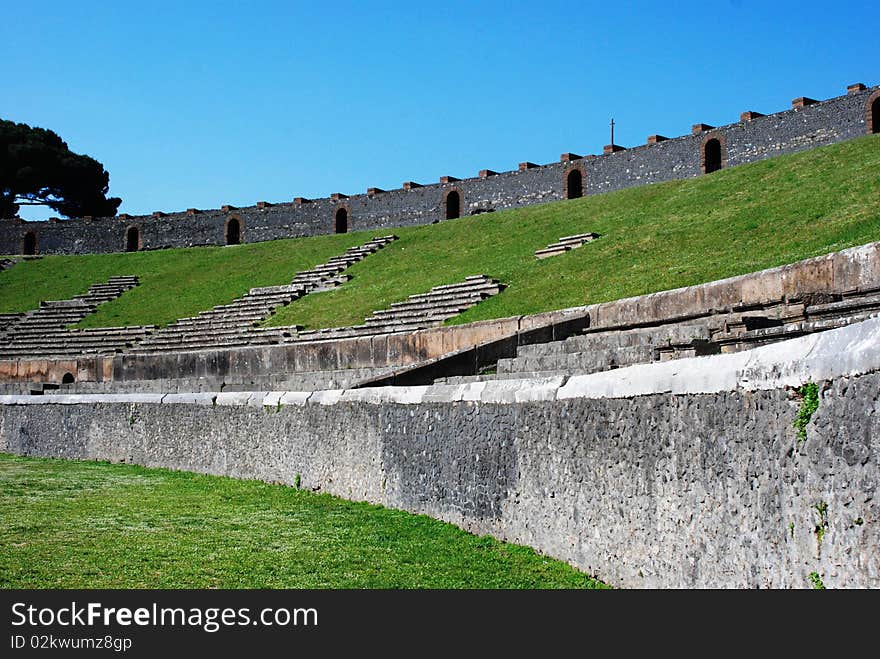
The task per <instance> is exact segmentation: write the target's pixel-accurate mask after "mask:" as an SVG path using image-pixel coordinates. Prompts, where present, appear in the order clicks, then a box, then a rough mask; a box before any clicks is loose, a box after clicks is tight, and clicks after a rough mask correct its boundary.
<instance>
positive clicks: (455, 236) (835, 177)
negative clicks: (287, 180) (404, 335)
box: [0, 136, 880, 327]
mask: <svg viewBox="0 0 880 659" xmlns="http://www.w3.org/2000/svg"><path fill="white" fill-rule="evenodd" d="M878 198H880V136H868V137H864V138H860V139H856V140H852V141H849V142H844V143H841V144H836V145H832V146H828V147H823V148H820V149H815V150H812V151H808V152H804V153H800V154H796V155H791V156H783V157H779V158H773V159H770V160H765V161H763V162H759V163H753V164H749V165H743V166H740V167H735V168H731V169H726V170H722V171H720V172H717V173H714V174H712V175H711V176H704V177H699V178H697V179H690V180H686V181H673V182H669V183H663V184H658V185H650V186H644V187H639V188H632V189H628V190H622V191H619V192H614V193H609V194H604V195H596V196H592V197H586V198H583V199H576V200H572V201H563V202H557V203H551V204H544V205H540V206H532V207H528V208H521V209H515V210H509V211H503V212H497V213H492V214H483V215H479V216H474V217H467V218H461V219H458V220H450V221H446V222H441V223H439V224H436V225H429V226H424V227H412V228H400V229H396V230H395V233H396V234H397V235H398V236H400V238H401V239H400V240H399V241H397V242H396V243H394V244H392V245H390V246H389V247H386V248H385V249H384V250H383V251H382V252H380V253H379V254H377V255H374V256H372V257H370V258H369V259H366V260H365V261H363V262H361V263H358V264H356V265H354V266H353V267H352V268H350V270H349V271H348V272H349V273H350V274H352V275H353V276H354V278H353V280H352V281H351V282H349V283H348V284H346V285H345V286H343V287H341V288H339V289H337V290H334V291H330V292H327V293H321V294H318V295H309V296H306V297H305V298H303V299H302V300H299V301H297V302H295V303H293V304H292V305H290V306H289V307H286V308H283V309H282V310H281V311H280V312H279V313H278V314H276V315H275V316H274V317H272V318H270V319H269V321H268V324H272V325H283V324H294V323H297V324H301V325H305V326H306V327H328V326H338V325H348V324H353V323H359V322H361V321H362V319H363V318H364V317H365V316H367V315H369V314H370V313H371V312H372V311H374V310H376V309H382V308H386V307H387V306H388V305H389V304H391V303H392V302H395V301H398V300H401V299H403V298H405V297H406V296H407V295H411V294H413V293H421V292H424V291H427V290H428V289H429V288H431V287H432V286H436V285H439V284H445V283H451V282H454V281H458V280H460V279H462V278H463V277H464V276H466V275H470V274H476V273H478V272H483V273H485V274H488V275H491V276H493V277H497V278H499V279H501V280H502V281H504V282H505V283H507V284H508V285H509V288H508V289H507V290H505V291H504V292H503V293H502V294H501V295H498V296H496V297H494V298H492V299H491V300H488V301H486V302H483V303H482V304H480V305H478V306H477V307H475V308H473V309H471V310H469V311H467V312H466V313H464V314H462V315H461V316H459V317H458V318H456V319H454V321H453V322H460V323H463V322H470V321H474V320H481V319H488V318H499V317H504V316H511V315H516V314H526V313H537V312H540V311H548V310H552V309H560V308H564V307H569V306H577V305H580V304H588V303H593V302H602V301H607V300H613V299H618V298H621V297H627V296H631V295H640V294H645V293H651V292H655V291H659V290H666V289H670V288H676V287H679V286H687V285H691V284H697V283H702V282H705V281H711V280H713V279H719V278H723V277H729V276H733V275H738V274H744V273H747V272H752V271H754V270H759V269H762V268H768V267H772V266H776V265H781V264H783V263H790V262H793V261H797V260H800V259H804V258H807V257H810V256H816V255H819V254H824V253H827V252H831V251H834V250H838V249H843V248H845V247H850V246H853V245H859V244H863V243H866V242H871V241H874V240H880V205H878V204H877V199H878ZM356 223H357V218H354V224H355V226H356ZM586 231H597V232H599V233H601V234H603V237H602V238H601V239H599V240H597V241H596V242H594V243H592V244H590V245H587V246H585V247H583V248H581V249H579V250H574V251H572V252H569V253H567V254H565V255H562V256H559V257H554V258H550V259H546V260H543V261H539V260H537V259H535V258H534V256H533V252H534V251H535V250H536V249H540V248H542V247H544V246H546V245H547V244H549V243H551V242H554V241H555V240H557V239H558V238H559V237H560V236H564V235H569V234H573V233H581V232H586ZM375 233H377V232H375V231H370V232H360V233H352V234H346V235H343V236H318V237H314V238H306V239H296V240H285V241H277V242H273V243H263V244H257V245H245V246H241V247H236V248H199V249H190V250H166V251H162V252H153V253H139V254H115V255H102V256H84V257H47V258H45V259H43V260H42V261H35V262H28V263H24V264H19V265H17V266H15V267H14V268H12V269H10V270H8V271H6V272H3V273H0V312H4V311H23V310H25V309H28V308H33V307H34V306H36V304H37V303H38V302H39V300H40V299H47V298H50V297H55V298H59V297H66V296H68V295H70V294H72V293H76V292H82V291H84V290H85V288H87V287H88V284H90V283H92V282H93V281H97V280H100V279H103V278H106V277H107V276H109V275H110V274H140V275H141V276H142V277H143V285H142V286H140V287H139V288H138V289H137V290H135V291H133V292H131V293H127V294H126V295H125V296H123V297H122V298H120V299H119V300H117V301H114V302H111V303H109V304H107V305H105V306H104V307H102V309H101V310H100V311H99V312H98V313H97V314H96V315H94V316H92V317H90V318H88V319H86V320H85V321H84V322H83V323H82V326H103V325H116V324H126V323H127V324H140V323H164V322H168V321H170V320H172V319H174V318H176V317H181V316H186V315H192V314H193V313H195V312H197V311H199V310H202V309H206V308H209V307H211V306H213V305H215V304H219V303H223V302H227V301H229V300H231V299H233V298H234V297H235V296H237V295H240V294H241V293H243V292H244V291H245V290H246V289H247V288H248V287H251V286H261V285H269V284H277V283H282V282H285V281H288V280H289V279H290V278H291V277H292V276H293V274H294V272H295V270H298V269H303V268H305V267H309V266H312V265H314V264H316V263H319V262H321V261H322V260H324V259H325V258H326V257H327V256H330V255H331V254H334V253H337V252H340V251H342V250H343V249H344V248H345V247H348V246H350V245H353V244H357V243H360V242H362V241H363V240H364V239H366V238H369V237H370V236H372V235H373V234H375Z"/></svg>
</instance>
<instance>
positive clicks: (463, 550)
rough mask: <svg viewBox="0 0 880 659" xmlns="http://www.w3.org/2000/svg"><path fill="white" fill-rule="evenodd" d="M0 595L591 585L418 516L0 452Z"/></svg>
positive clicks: (555, 564)
mask: <svg viewBox="0 0 880 659" xmlns="http://www.w3.org/2000/svg"><path fill="white" fill-rule="evenodd" d="M0 519H2V524H0V588H598V587H603V584H601V583H599V582H596V581H594V580H592V579H590V578H589V577H587V576H586V575H584V574H582V573H580V572H578V571H576V570H575V569H573V568H572V567H571V566H569V565H567V564H565V563H563V562H560V561H556V560H553V559H550V558H547V557H544V556H540V555H538V554H536V553H535V552H534V551H533V550H531V549H529V548H526V547H521V546H517V545H511V544H506V543H501V542H498V541H497V540H494V539H492V538H489V537H477V536H474V535H471V534H469V533H466V532H465V531H462V530H461V529H458V528H456V527H454V526H452V525H450V524H445V523H443V522H439V521H437V520H434V519H431V518H429V517H425V516H423V515H411V514H409V513H405V512H401V511H395V510H388V509H386V508H382V507H381V506H374V505H369V504H364V503H353V502H350V501H345V500H343V499H338V498H336V497H332V496H329V495H326V494H314V493H312V492H307V491H303V490H297V489H295V488H292V487H284V486H280V485H269V484H266V483H262V482H258V481H240V480H234V479H230V478H218V477H215V476H203V475H196V474H190V473H186V472H172V471H167V470H164V469H145V468H142V467H136V466H132V465H110V464H107V463H99V462H75V461H65V460H51V459H42V458H22V457H15V456H10V455H4V454H0Z"/></svg>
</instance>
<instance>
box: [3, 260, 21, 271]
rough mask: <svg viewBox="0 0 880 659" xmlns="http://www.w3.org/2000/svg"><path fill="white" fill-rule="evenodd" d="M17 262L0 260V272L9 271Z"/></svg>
mask: <svg viewBox="0 0 880 659" xmlns="http://www.w3.org/2000/svg"><path fill="white" fill-rule="evenodd" d="M16 263H18V261H16V260H15V259H0V272H3V271H4V270H9V268H11V267H12V266H14V265H15V264H16Z"/></svg>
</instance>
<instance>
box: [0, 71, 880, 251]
mask: <svg viewBox="0 0 880 659" xmlns="http://www.w3.org/2000/svg"><path fill="white" fill-rule="evenodd" d="M878 94H880V87H874V88H870V89H863V88H861V87H859V86H852V87H851V88H850V89H849V93H848V94H847V95H846V96H839V97H836V98H832V99H829V100H827V101H823V102H809V101H808V102H807V103H806V104H805V103H803V102H797V99H796V101H795V102H793V106H794V107H792V109H790V110H786V111H783V112H777V113H775V114H771V115H767V116H761V115H756V114H746V113H744V115H743V116H742V117H741V120H740V121H739V122H737V123H733V124H729V125H727V126H722V127H718V128H712V127H709V126H704V125H702V124H698V125H696V126H695V127H694V130H693V132H692V134H690V135H685V136H682V137H677V138H675V139H668V140H666V139H663V140H659V141H654V140H650V141H649V143H648V144H646V145H644V146H639V147H636V148H632V149H628V150H621V151H615V152H611V153H606V154H603V155H598V156H592V155H591V156H586V157H580V156H579V155H577V154H563V155H562V157H561V159H560V162H558V163H551V164H548V165H542V166H538V165H533V164H532V163H522V164H521V165H520V167H519V168H518V169H517V170H514V171H508V172H501V173H495V172H491V171H489V170H484V171H483V172H481V175H480V176H475V177H470V178H463V179H457V178H455V177H443V178H442V179H441V180H440V182H439V183H436V184H429V185H418V184H412V183H411V182H409V183H406V184H405V185H404V187H402V188H399V189H396V190H388V191H384V190H377V189H375V188H373V189H371V190H370V191H368V192H367V193H366V194H354V195H351V196H347V195H339V194H337V195H333V196H331V197H330V198H323V199H314V200H304V199H299V200H294V201H293V202H289V203H279V204H267V203H265V202H260V203H258V204H257V205H254V206H249V207H243V208H232V207H223V208H220V209H213V210H197V209H191V210H189V211H187V212H176V213H167V214H166V213H158V214H153V215H142V216H127V215H121V216H118V217H111V218H94V219H85V218H81V219H75V220H63V221H47V222H20V221H14V220H0V254H19V253H21V251H22V249H23V244H24V236H25V234H26V233H27V232H32V233H33V234H34V238H35V241H36V251H37V253H40V254H87V253H104V252H120V251H125V249H126V244H127V238H126V236H127V231H128V229H129V228H130V227H136V228H137V229H138V231H139V239H140V248H141V249H163V248H168V247H193V246H199V245H224V244H225V243H226V225H227V222H228V221H230V220H231V219H235V220H237V221H238V222H239V224H240V226H241V241H242V242H246V243H249V242H260V241H265V240H275V239H278V238H290V237H294V236H313V235H319V234H327V233H333V232H334V231H336V226H335V222H336V215H337V213H338V212H339V211H340V210H344V211H345V213H346V215H347V224H348V230H349V231H357V230H362V229H371V230H377V231H378V230H383V229H387V228H391V227H400V226H413V225H422V224H430V223H432V222H437V221H441V220H444V219H446V217H447V212H446V211H447V205H446V200H447V195H448V194H449V193H450V192H453V191H455V192H456V193H458V195H459V198H460V212H461V215H471V214H475V213H481V212H489V211H494V210H501V209H505V208H514V207H519V206H526V205H530V204H537V203H545V202H549V201H557V200H560V199H564V198H566V197H567V196H568V194H567V183H566V181H567V177H568V174H569V172H570V171H571V170H572V169H578V170H579V171H580V172H581V175H582V180H583V192H584V193H585V194H596V193H600V192H609V191H612V190H619V189H622V188H628V187H632V186H637V185H644V184H647V183H657V182H661V181H669V180H674V179H682V178H690V177H694V176H699V175H700V174H702V173H703V171H704V165H705V162H704V146H705V144H706V142H707V141H708V140H711V139H717V140H719V142H720V143H721V144H722V148H721V158H722V164H723V166H725V167H729V166H734V165H739V164H743V163H748V162H755V161H757V160H762V159H764V158H768V157H771V156H776V155H783V154H786V153H794V152H797V151H803V150H806V149H811V148H815V147H817V146H823V145H826V144H833V143H836V142H841V141H844V140H848V139H852V138H855V137H859V136H861V135H865V134H867V133H868V132H870V130H869V128H870V126H868V124H867V121H866V119H867V118H868V117H869V116H870V111H871V108H872V107H873V102H874V100H875V99H876V98H877V96H878Z"/></svg>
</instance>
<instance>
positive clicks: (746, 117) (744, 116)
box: [739, 110, 764, 121]
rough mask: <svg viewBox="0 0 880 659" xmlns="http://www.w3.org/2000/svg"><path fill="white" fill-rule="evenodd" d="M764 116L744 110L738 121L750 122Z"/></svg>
mask: <svg viewBox="0 0 880 659" xmlns="http://www.w3.org/2000/svg"><path fill="white" fill-rule="evenodd" d="M763 116H764V115H763V114H761V113H760V112H755V111H753V110H746V111H745V112H743V113H742V114H740V115H739V120H740V121H751V120H752V119H757V118H758V117H763Z"/></svg>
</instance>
